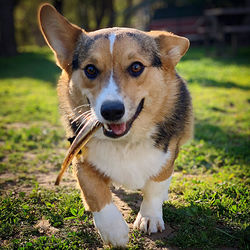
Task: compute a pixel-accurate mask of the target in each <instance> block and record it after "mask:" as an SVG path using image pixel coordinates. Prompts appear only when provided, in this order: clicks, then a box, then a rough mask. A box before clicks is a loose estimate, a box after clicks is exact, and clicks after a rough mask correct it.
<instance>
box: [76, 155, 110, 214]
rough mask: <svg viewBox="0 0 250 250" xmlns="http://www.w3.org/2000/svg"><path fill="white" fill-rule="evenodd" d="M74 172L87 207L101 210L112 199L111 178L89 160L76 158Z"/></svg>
mask: <svg viewBox="0 0 250 250" xmlns="http://www.w3.org/2000/svg"><path fill="white" fill-rule="evenodd" d="M74 172H75V175H76V177H77V180H78V183H79V186H80V187H81V190H82V194H83V202H84V206H85V208H86V209H89V210H90V211H92V212H99V211H100V210H101V209H102V208H103V207H104V206H105V205H106V204H109V203H110V202H111V200H112V195H111V192H110V189H109V185H110V179H109V178H107V177H105V176H103V175H101V174H100V173H99V172H98V171H97V170H96V169H95V168H94V167H93V166H92V165H91V164H90V163H89V162H87V161H84V162H81V160H76V161H75V162H74Z"/></svg>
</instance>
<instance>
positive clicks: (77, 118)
mask: <svg viewBox="0 0 250 250" xmlns="http://www.w3.org/2000/svg"><path fill="white" fill-rule="evenodd" d="M89 114H91V110H88V111H86V112H84V113H82V114H80V115H79V116H77V117H76V118H75V119H74V120H73V121H71V124H72V123H74V122H75V121H77V120H79V119H80V118H82V117H83V116H84V117H88V115H89Z"/></svg>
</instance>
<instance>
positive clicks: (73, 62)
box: [72, 53, 79, 70]
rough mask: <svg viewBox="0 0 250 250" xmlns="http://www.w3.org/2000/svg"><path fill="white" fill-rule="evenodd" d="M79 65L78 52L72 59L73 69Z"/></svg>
mask: <svg viewBox="0 0 250 250" xmlns="http://www.w3.org/2000/svg"><path fill="white" fill-rule="evenodd" d="M78 67H79V63H78V53H75V54H74V56H73V61H72V70H76V69H78Z"/></svg>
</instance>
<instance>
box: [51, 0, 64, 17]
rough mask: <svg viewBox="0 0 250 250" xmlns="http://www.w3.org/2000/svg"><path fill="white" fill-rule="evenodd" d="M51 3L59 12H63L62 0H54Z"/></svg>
mask: <svg viewBox="0 0 250 250" xmlns="http://www.w3.org/2000/svg"><path fill="white" fill-rule="evenodd" d="M53 5H54V7H55V8H56V9H57V11H58V12H59V13H61V14H63V12H62V11H63V0H54V1H53Z"/></svg>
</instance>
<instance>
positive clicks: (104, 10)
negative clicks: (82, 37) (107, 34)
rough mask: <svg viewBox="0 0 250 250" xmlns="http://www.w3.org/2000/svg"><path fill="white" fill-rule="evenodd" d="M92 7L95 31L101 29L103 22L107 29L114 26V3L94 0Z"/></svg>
mask: <svg viewBox="0 0 250 250" xmlns="http://www.w3.org/2000/svg"><path fill="white" fill-rule="evenodd" d="M93 6H96V7H95V9H94V15H95V23H96V25H95V28H94V29H95V30H96V29H100V28H102V27H103V25H104V24H103V21H104V19H106V20H107V22H106V20H105V24H106V25H107V26H108V27H112V26H114V23H115V11H114V1H113V0H105V1H103V0H95V1H94V4H93Z"/></svg>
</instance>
